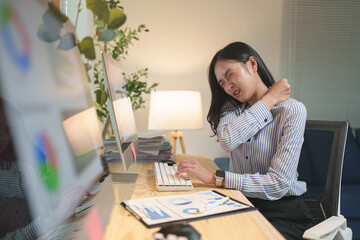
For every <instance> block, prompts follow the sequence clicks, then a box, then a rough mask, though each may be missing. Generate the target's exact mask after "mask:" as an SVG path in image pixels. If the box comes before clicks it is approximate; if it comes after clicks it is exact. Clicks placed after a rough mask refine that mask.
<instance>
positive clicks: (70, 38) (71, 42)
mask: <svg viewBox="0 0 360 240" xmlns="http://www.w3.org/2000/svg"><path fill="white" fill-rule="evenodd" d="M75 45H76V44H75V35H74V34H73V33H66V34H64V35H63V36H62V37H61V39H60V42H59V45H58V47H57V49H60V50H70V49H72V48H73V47H74V46H75Z"/></svg>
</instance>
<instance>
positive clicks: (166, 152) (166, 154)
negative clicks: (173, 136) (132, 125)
mask: <svg viewBox="0 0 360 240" xmlns="http://www.w3.org/2000/svg"><path fill="white" fill-rule="evenodd" d="M138 139H139V151H138V152H136V159H137V161H140V162H158V161H161V160H173V159H174V155H173V154H172V152H171V150H172V146H171V144H170V139H169V138H168V137H167V136H165V135H163V134H161V132H149V133H138Z"/></svg>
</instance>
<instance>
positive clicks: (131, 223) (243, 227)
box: [105, 155, 284, 240]
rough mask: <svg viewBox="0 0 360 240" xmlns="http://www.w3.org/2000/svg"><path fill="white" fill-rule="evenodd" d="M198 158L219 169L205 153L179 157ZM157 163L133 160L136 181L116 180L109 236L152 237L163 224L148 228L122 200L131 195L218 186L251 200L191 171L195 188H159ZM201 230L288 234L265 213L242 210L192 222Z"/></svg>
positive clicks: (118, 167) (230, 234) (242, 235)
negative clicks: (280, 231)
mask: <svg viewBox="0 0 360 240" xmlns="http://www.w3.org/2000/svg"><path fill="white" fill-rule="evenodd" d="M188 158H196V159H198V160H199V161H200V162H201V163H202V164H203V165H204V166H205V167H206V168H208V169H209V170H212V171H215V169H218V167H217V166H216V164H215V163H214V162H213V161H212V160H211V159H209V158H207V157H206V156H204V155H177V156H176V161H177V162H178V161H181V160H183V159H188ZM153 165H154V164H153V163H137V164H132V165H131V167H130V168H129V170H128V172H139V173H140V174H139V176H138V178H137V180H136V183H130V184H125V183H113V187H114V191H115V206H114V208H113V211H112V214H111V216H110V219H109V223H108V226H107V228H106V233H105V238H106V239H149V240H150V239H152V234H153V233H154V232H157V231H158V230H159V229H160V228H150V229H149V228H146V227H145V226H144V225H143V224H142V223H141V222H140V221H138V220H137V219H136V218H135V217H133V216H132V215H131V214H130V213H129V212H128V211H127V210H126V209H125V208H124V207H122V206H121V205H120V203H121V202H122V201H124V200H128V199H136V198H145V197H152V196H167V195H172V194H184V193H190V192H199V191H206V190H211V189H216V190H217V191H219V192H221V193H223V194H226V195H228V196H230V197H232V198H235V199H238V200H240V201H242V202H244V203H248V204H250V202H249V201H248V200H247V199H246V198H245V197H244V195H243V194H242V193H241V192H240V191H236V190H229V189H225V188H219V187H216V186H214V185H206V184H203V183H201V182H200V181H199V180H197V179H196V178H195V177H194V176H192V175H191V174H189V176H190V178H191V180H192V183H193V185H194V189H193V190H192V191H184V192H158V191H157V189H156V186H155V179H154V170H153ZM109 169H110V172H114V173H116V172H119V171H120V172H121V171H123V167H122V164H121V163H110V164H109ZM190 225H192V226H193V227H194V228H195V229H196V230H197V231H198V232H199V233H200V234H201V238H202V239H205V240H208V239H249V240H250V239H251V240H253V239H276V240H279V239H284V237H283V236H282V235H281V234H280V233H279V232H278V231H277V230H276V229H275V228H274V227H273V226H272V225H271V224H270V223H269V222H268V221H267V220H266V219H265V218H264V217H263V216H262V214H261V213H260V212H259V211H251V212H245V213H238V214H233V215H227V216H222V217H215V218H209V219H204V220H199V221H193V222H190Z"/></svg>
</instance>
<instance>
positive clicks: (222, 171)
mask: <svg viewBox="0 0 360 240" xmlns="http://www.w3.org/2000/svg"><path fill="white" fill-rule="evenodd" d="M215 176H216V177H221V178H224V177H225V171H224V170H216V173H215Z"/></svg>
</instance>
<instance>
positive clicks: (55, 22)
mask: <svg viewBox="0 0 360 240" xmlns="http://www.w3.org/2000/svg"><path fill="white" fill-rule="evenodd" d="M42 19H43V22H44V23H45V25H46V27H47V28H48V29H56V30H59V31H60V29H61V27H62V22H61V21H60V20H59V19H57V18H56V16H55V15H54V13H53V12H52V11H50V10H46V11H45V12H44V14H43V16H42Z"/></svg>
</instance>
